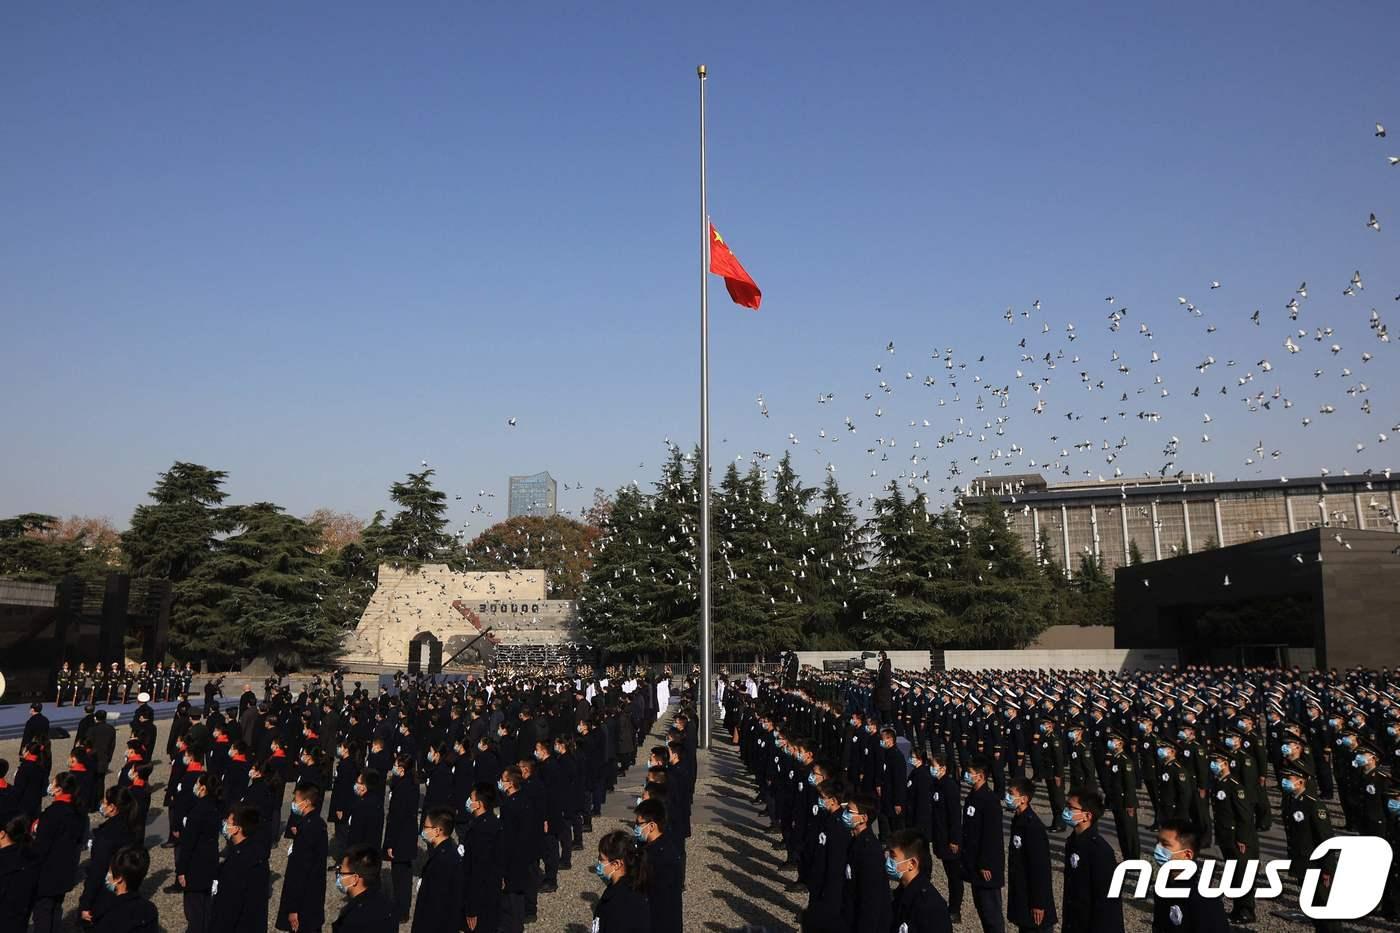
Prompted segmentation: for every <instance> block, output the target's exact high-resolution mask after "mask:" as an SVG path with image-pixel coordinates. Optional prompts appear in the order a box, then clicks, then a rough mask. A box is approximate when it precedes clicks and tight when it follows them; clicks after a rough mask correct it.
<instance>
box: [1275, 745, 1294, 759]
mask: <svg viewBox="0 0 1400 933" xmlns="http://www.w3.org/2000/svg"><path fill="white" fill-rule="evenodd" d="M1278 751H1279V754H1280V755H1282V756H1283V757H1285V758H1287V757H1288V756H1289V755H1291V754H1293V743H1292V742H1284V743H1283V744H1282V745H1280V746H1279V747H1278Z"/></svg>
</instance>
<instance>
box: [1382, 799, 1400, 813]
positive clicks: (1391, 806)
mask: <svg viewBox="0 0 1400 933" xmlns="http://www.w3.org/2000/svg"><path fill="white" fill-rule="evenodd" d="M1385 808H1386V809H1387V810H1389V811H1390V812H1391V813H1394V814H1395V815H1396V816H1400V800H1397V799H1395V798H1394V797H1392V798H1391V799H1389V800H1387V801H1386V802H1385Z"/></svg>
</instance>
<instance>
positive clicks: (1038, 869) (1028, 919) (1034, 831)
mask: <svg viewBox="0 0 1400 933" xmlns="http://www.w3.org/2000/svg"><path fill="white" fill-rule="evenodd" d="M1034 797H1035V784H1033V783H1032V782H1031V781H1028V780H1026V779H1025V778H1019V777H1018V778H1012V779H1011V781H1010V782H1009V783H1008V784H1007V785H1006V803H1007V806H1008V809H1010V810H1011V812H1012V814H1013V815H1012V817H1011V847H1010V848H1008V849H1007V850H1006V919H1007V920H1010V921H1011V922H1012V923H1013V924H1015V925H1016V928H1017V929H1019V930H1020V931H1021V933H1050V931H1051V930H1053V929H1054V928H1055V921H1056V920H1057V919H1058V918H1057V917H1056V914H1055V892H1054V890H1052V888H1051V886H1050V874H1051V869H1050V837H1049V835H1048V834H1047V833H1046V831H1045V824H1044V823H1043V822H1041V819H1040V817H1039V816H1038V815H1036V812H1035V811H1034V810H1032V809H1031V800H1032V799H1033V798H1034Z"/></svg>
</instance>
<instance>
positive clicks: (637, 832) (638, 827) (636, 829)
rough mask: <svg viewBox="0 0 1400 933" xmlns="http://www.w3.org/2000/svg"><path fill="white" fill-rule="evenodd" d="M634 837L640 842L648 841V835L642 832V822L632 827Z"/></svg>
mask: <svg viewBox="0 0 1400 933" xmlns="http://www.w3.org/2000/svg"><path fill="white" fill-rule="evenodd" d="M632 838H633V839H635V840H637V841H638V842H646V841H647V840H646V836H645V835H644V834H643V833H642V827H641V825H640V824H638V825H635V826H633V827H632Z"/></svg>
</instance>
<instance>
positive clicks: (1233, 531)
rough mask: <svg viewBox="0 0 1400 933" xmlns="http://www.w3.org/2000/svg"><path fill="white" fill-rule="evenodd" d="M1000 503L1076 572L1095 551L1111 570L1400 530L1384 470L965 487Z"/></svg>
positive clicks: (1034, 545)
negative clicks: (1288, 540) (1309, 536)
mask: <svg viewBox="0 0 1400 933" xmlns="http://www.w3.org/2000/svg"><path fill="white" fill-rule="evenodd" d="M964 498H965V505H966V506H967V507H972V506H974V505H975V504H977V503H979V502H984V501H986V500H988V499H991V500H994V501H996V502H998V503H999V504H1001V506H1002V508H1003V509H1005V510H1006V512H1007V513H1008V521H1009V522H1010V524H1011V528H1012V530H1013V531H1015V532H1016V534H1017V535H1018V536H1019V537H1020V539H1021V542H1022V543H1023V544H1024V545H1025V547H1026V550H1027V552H1028V553H1031V554H1036V555H1037V556H1039V557H1041V558H1042V559H1045V560H1050V561H1054V562H1055V563H1056V564H1057V565H1059V566H1061V567H1063V568H1065V570H1066V572H1067V573H1069V574H1071V575H1073V574H1074V573H1076V572H1077V571H1078V569H1079V562H1080V557H1081V556H1083V555H1093V556H1095V557H1097V558H1098V560H1099V561H1100V562H1101V563H1102V565H1103V567H1104V570H1105V571H1106V572H1108V573H1109V574H1112V573H1113V571H1114V570H1115V569H1116V568H1118V567H1123V566H1127V565H1129V564H1130V563H1131V561H1130V559H1129V554H1130V553H1131V550H1132V547H1133V545H1136V546H1137V550H1138V552H1139V553H1141V555H1142V559H1143V560H1144V561H1153V560H1162V559H1164V558H1170V557H1178V556H1183V555H1186V554H1195V553H1198V552H1200V551H1205V550H1212V549H1214V548H1217V547H1229V546H1232V545H1236V544H1244V543H1247V542H1251V541H1259V540H1262V539H1266V538H1272V537H1276V536H1279V535H1287V534H1293V533H1296V532H1299V531H1307V530H1309V529H1313V528H1324V529H1332V533H1333V534H1339V533H1344V532H1346V531H1348V530H1351V531H1384V532H1390V533H1392V534H1395V533H1397V532H1400V521H1397V516H1398V515H1400V501H1397V499H1400V476H1396V477H1395V478H1394V479H1392V478H1391V477H1390V476H1389V475H1387V474H1385V473H1364V474H1358V475H1353V476H1310V477H1303V478H1289V479H1286V480H1285V479H1274V480H1245V481H1230V482H1217V481H1215V479H1214V476H1212V475H1210V474H1192V475H1187V476H1183V477H1181V478H1176V479H1171V480H1161V481H1151V482H1149V481H1137V482H1123V481H1116V482H1109V483H1067V484H1064V485H1060V486H1051V485H1048V484H1047V483H1046V482H1045V479H1044V477H1042V476H1040V475H1039V474H1035V473H1032V474H1022V475H1016V476H1000V477H997V476H992V477H986V478H985V479H981V480H978V481H977V482H976V483H973V484H971V485H970V486H969V487H968V489H967V490H965V494H964Z"/></svg>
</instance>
